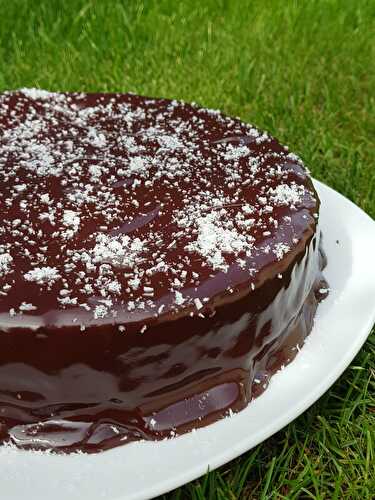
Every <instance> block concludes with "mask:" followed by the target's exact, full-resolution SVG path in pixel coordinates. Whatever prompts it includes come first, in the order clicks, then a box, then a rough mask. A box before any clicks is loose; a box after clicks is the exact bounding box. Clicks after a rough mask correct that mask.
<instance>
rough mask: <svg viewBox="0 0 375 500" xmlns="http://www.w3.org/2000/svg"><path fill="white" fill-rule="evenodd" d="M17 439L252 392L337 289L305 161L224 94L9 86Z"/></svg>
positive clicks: (4, 317) (43, 440)
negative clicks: (206, 98) (215, 101)
mask: <svg viewBox="0 0 375 500" xmlns="http://www.w3.org/2000/svg"><path fill="white" fill-rule="evenodd" d="M0 131H1V134H0V210H1V214H2V217H1V221H0V441H1V442H3V443H13V444H15V445H17V446H19V447H25V448H36V449H54V450H60V451H76V450H82V451H87V452H94V451H100V450H104V449H106V448H110V447H113V446H117V445H119V444H124V443H128V442H130V441H134V440H139V439H163V438H166V437H170V436H174V435H177V434H180V433H183V432H186V431H189V430H191V429H194V428H197V427H200V426H202V425H206V424H208V423H210V422H213V421H215V420H217V419H219V418H222V417H224V416H227V415H231V414H232V412H236V411H239V410H241V409H242V408H244V407H245V406H246V405H247V404H248V403H249V402H250V401H251V400H252V399H253V398H254V397H256V396H258V395H260V394H261V393H262V391H264V389H266V387H267V384H268V382H269V379H270V377H271V376H272V374H274V373H275V372H276V371H278V370H280V369H281V368H282V367H283V366H285V365H286V364H287V363H289V362H290V361H291V360H292V359H293V358H294V357H295V355H296V353H297V352H298V350H299V348H300V347H301V346H302V344H303V342H304V339H305V338H306V336H307V335H308V334H309V332H310V331H311V328H312V325H313V319H314V314H315V311H316V308H317V305H318V302H319V300H320V299H321V298H322V296H324V294H325V293H326V288H325V285H324V281H323V278H322V275H321V271H322V269H323V267H324V257H323V254H322V252H321V246H320V230H319V227H318V218H319V199H318V196H317V193H316V192H315V190H314V187H313V184H312V182H311V178H310V177H309V174H308V172H307V170H306V169H305V167H304V166H303V163H302V161H301V160H300V159H299V158H298V157H297V156H296V155H295V154H293V153H290V152H289V151H288V148H287V147H285V146H282V145H281V144H280V143H279V142H278V141H277V140H275V139H274V138H272V137H270V136H269V135H268V134H267V133H264V132H261V131H259V130H258V129H257V128H255V127H254V126H252V125H249V124H247V123H243V122H242V121H240V120H239V119H235V118H230V117H227V116H224V115H223V114H221V113H220V112H219V111H216V110H212V109H203V108H201V107H199V106H197V105H195V104H186V103H183V102H180V101H174V100H167V99H151V98H147V97H141V96H138V95H135V94H84V93H51V92H47V91H43V90H37V89H22V90H20V91H15V92H5V93H3V94H0Z"/></svg>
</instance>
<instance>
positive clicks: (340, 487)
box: [0, 0, 375, 500]
mask: <svg viewBox="0 0 375 500" xmlns="http://www.w3.org/2000/svg"><path fill="white" fill-rule="evenodd" d="M0 7H1V11H0V14H1V15H0V38H1V44H0V87H1V89H2V90H3V89H14V88H17V87H26V86H28V87H31V86H33V87H34V86H35V87H42V88H47V89H50V90H71V91H73V90H85V91H90V90H96V91H133V92H137V93H141V94H146V95H150V96H164V97H171V98H178V99H184V100H189V101H195V102H199V103H200V104H202V105H205V106H209V107H214V108H221V109H223V110H224V111H225V112H226V113H228V114H231V115H239V116H240V117H241V118H242V119H244V120H246V121H251V122H252V123H255V124H256V125H258V126H259V127H261V128H265V129H267V130H268V131H270V132H271V133H273V134H274V135H276V136H277V137H278V138H280V139H281V140H282V141H283V142H284V143H286V144H288V145H289V146H290V148H291V149H292V150H293V151H295V152H297V153H298V154H300V155H301V156H302V158H304V160H305V161H306V163H307V164H308V165H309V167H310V169H311V171H312V173H313V175H314V176H315V177H316V178H318V179H320V180H322V181H324V182H326V183H327V184H329V185H330V186H331V187H333V188H334V189H336V190H338V191H339V192H341V193H343V194H344V195H345V196H347V197H348V198H350V199H351V200H352V201H354V202H355V203H356V204H357V205H359V206H360V207H361V208H363V209H364V210H365V211H366V212H367V213H368V214H369V215H371V216H372V217H375V167H374V161H375V1H374V0H372V1H368V2H366V1H364V0H352V1H350V0H342V1H340V0H336V1H334V0H332V1H328V0H321V1H313V0H311V1H294V2H289V1H282V0H280V1H267V2H265V1H253V2H250V1H245V0H229V1H225V0H221V1H220V0H216V1H214V0H206V1H202V0H201V1H198V0H197V1H195V0H190V1H187V0H185V1H181V2H177V1H172V0H170V1H168V0H160V1H153V0H148V1H147V0H145V1H143V2H141V1H130V0H128V1H125V0H124V1H121V2H116V1H107V0H101V1H100V0H98V1H96V2H95V1H88V0H84V1H83V0H65V1H52V0H45V1H44V0H40V1H37V0H35V1H33V0H0ZM374 251H375V250H374ZM374 300H375V299H374ZM353 335H355V332H353ZM374 354H375V334H374V332H373V333H372V336H370V338H369V340H368V341H367V343H366V345H365V346H364V348H363V349H362V350H361V352H360V354H359V355H358V356H357V358H356V359H355V360H354V362H353V364H352V365H351V366H350V367H349V368H348V369H347V370H346V372H345V373H344V375H343V376H342V377H341V378H340V379H339V380H338V381H337V382H336V383H335V384H334V386H333V387H332V388H331V389H330V390H329V391H328V392H327V393H326V394H325V395H324V396H323V397H322V398H321V399H320V400H319V401H318V402H317V403H316V404H314V405H313V406H312V407H311V408H310V409H309V410H308V411H306V412H305V413H304V414H303V415H302V416H300V417H299V418H298V419H297V420H296V421H294V422H293V423H291V424H290V425H288V426H287V427H286V428H285V429H283V430H282V431H280V432H279V433H277V434H276V435H275V436H273V437H272V438H270V439H268V440H267V441H265V442H264V443H262V444H261V445H259V446H258V447H256V448H255V449H254V450H251V451H250V452H248V453H246V454H244V455H243V456H241V457H240V458H238V459H237V460H235V461H233V462H231V463H229V464H228V465H226V466H223V467H221V468H220V469H218V470H217V471H213V472H211V473H209V474H208V475H207V476H206V477H205V478H202V479H200V480H198V481H195V482H193V483H191V484H189V485H186V486H184V487H183V488H181V489H178V490H176V491H174V492H172V493H170V494H168V495H165V497H164V498H165V499H180V498H181V499H184V498H192V499H202V500H203V499H212V500H214V499H223V500H224V499H229V500H230V499H237V498H241V499H242V498H243V499H257V500H258V499H262V500H266V499H295V498H301V499H305V498H306V499H307V498H312V499H329V500H331V499H339V500H341V499H361V500H363V499H370V498H374V496H375V472H374V470H375V468H374V463H375V377H374V375H375V356H374Z"/></svg>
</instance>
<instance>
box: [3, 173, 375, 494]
mask: <svg viewBox="0 0 375 500" xmlns="http://www.w3.org/2000/svg"><path fill="white" fill-rule="evenodd" d="M315 184H316V187H317V189H318V191H319V195H320V197H321V200H322V209H321V222H322V229H323V232H324V247H325V250H326V253H327V256H328V267H327V269H326V271H325V276H326V278H327V280H328V282H329V284H330V286H331V292H330V295H329V297H328V298H327V299H326V300H325V301H324V302H323V303H322V304H321V305H320V306H319V309H318V314H317V316H316V321H315V326H314V329H313V331H312V333H311V335H310V337H309V338H308V341H307V342H306V344H305V346H304V347H303V349H302V351H301V352H300V353H299V355H298V356H297V358H296V359H295V360H294V361H293V363H291V364H290V365H289V366H288V367H287V368H285V370H283V371H282V372H280V373H278V374H277V375H275V376H274V377H273V378H272V380H271V383H270V385H269V388H268V389H267V390H266V391H265V393H264V394H263V395H262V396H261V397H259V398H258V399H256V400H255V401H253V402H252V403H251V404H250V405H249V406H248V407H247V408H246V409H245V410H243V411H242V412H240V413H238V414H237V415H234V416H233V417H232V418H227V419H224V420H221V421H220V422H217V423H215V424H213V425H211V426H208V427H206V428H204V429H200V430H198V431H196V432H193V433H190V434H187V435H184V436H181V437H179V438H176V439H172V440H168V441H163V442H157V443H150V442H144V443H143V442H142V443H133V444H129V445H126V446H123V447H119V448H116V449H113V450H110V451H107V452H105V453H102V454H98V455H83V454H77V455H67V456H62V455H52V454H47V453H42V452H25V451H19V450H16V449H13V448H9V447H0V485H1V486H0V487H1V490H0V491H1V498H4V499H7V500H21V499H22V500H23V499H25V498H27V499H28V500H34V499H35V500H43V499H53V500H66V499H67V498H69V500H99V499H107V500H135V499H137V500H140V499H146V498H152V497H154V496H156V495H159V494H161V493H165V492H167V491H169V490H172V489H173V488H177V487H178V486H180V485H182V484H184V483H187V482H188V481H191V480H193V479H195V478H197V477H199V476H200V475H202V474H205V473H206V472H207V469H208V468H210V469H211V470H212V469H214V468H216V467H218V466H220V465H222V464H224V463H226V462H228V461H229V460H232V459H233V458H235V457H237V456H238V455H240V454H241V453H243V452H245V451H247V450H249V449H250V448H252V447H254V446H256V445H257V444H258V443H260V442H261V441H263V440H264V439H266V438H268V437H269V436H271V435H272V434H274V433H275V432H277V431H278V430H280V429H281V428H282V427H284V426H285V425H286V424H288V423H289V422H291V421H292V420H293V419H295V418H296V417H297V416H298V415H300V414H301V413H302V412H303V411H304V410H306V408H308V407H309V406H310V405H311V404H313V403H314V402H315V401H316V400H317V399H318V398H319V397H320V396H321V395H322V394H323V393H324V392H325V391H326V390H327V389H328V388H329V387H330V386H331V385H332V384H333V383H334V382H335V380H336V379H337V378H338V377H339V376H340V375H341V373H342V372H343V371H344V370H345V368H346V367H347V366H348V365H349V363H350V362H351V361H352V359H353V358H354V356H355V355H356V354H357V352H358V351H359V349H360V348H361V346H362V345H363V343H364V342H365V340H366V338H367V336H368V334H369V332H370V330H371V327H372V325H373V323H374V321H375V265H374V256H375V223H374V221H373V220H372V219H370V217H368V216H367V215H366V214H365V213H364V212H362V211H361V210H360V209H359V208H358V207H356V206H355V205H353V204H352V203H351V202H349V201H348V200H347V199H345V198H344V197H343V196H341V195H340V194H338V193H336V192H335V191H333V190H332V189H330V188H328V187H327V186H325V185H323V184H321V183H320V182H316V183H315Z"/></svg>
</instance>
